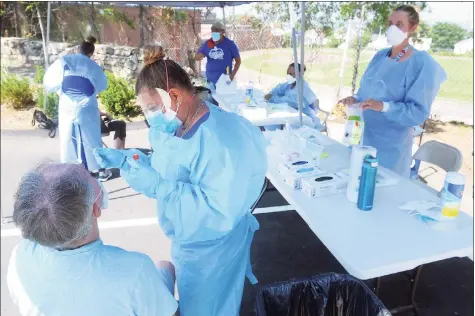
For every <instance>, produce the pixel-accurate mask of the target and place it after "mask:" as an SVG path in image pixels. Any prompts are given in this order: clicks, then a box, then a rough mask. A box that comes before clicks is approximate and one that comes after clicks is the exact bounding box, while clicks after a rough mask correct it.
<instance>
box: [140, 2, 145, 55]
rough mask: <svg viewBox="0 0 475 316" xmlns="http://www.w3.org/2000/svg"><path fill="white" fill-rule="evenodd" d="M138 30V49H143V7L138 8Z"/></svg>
mask: <svg viewBox="0 0 475 316" xmlns="http://www.w3.org/2000/svg"><path fill="white" fill-rule="evenodd" d="M139 10H140V11H139V29H140V44H139V47H140V48H143V46H144V44H145V30H144V27H143V14H144V8H143V5H140V6H139Z"/></svg>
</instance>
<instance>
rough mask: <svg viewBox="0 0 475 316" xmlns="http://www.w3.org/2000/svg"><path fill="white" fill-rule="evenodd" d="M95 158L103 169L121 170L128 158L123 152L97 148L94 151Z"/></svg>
mask: <svg viewBox="0 0 475 316" xmlns="http://www.w3.org/2000/svg"><path fill="white" fill-rule="evenodd" d="M92 152H93V154H94V157H95V158H96V161H97V163H98V164H99V165H100V166H101V168H105V169H110V168H120V167H121V166H122V165H123V164H124V162H125V159H126V158H127V156H126V155H125V154H124V152H123V151H122V150H117V149H112V148H95V149H94V150H93V151H92Z"/></svg>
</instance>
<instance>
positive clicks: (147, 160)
mask: <svg viewBox="0 0 475 316" xmlns="http://www.w3.org/2000/svg"><path fill="white" fill-rule="evenodd" d="M123 153H124V154H125V156H126V157H127V158H130V159H133V158H134V155H135V154H137V155H139V160H140V162H142V163H144V164H146V165H149V166H150V156H149V155H147V154H145V153H143V152H142V151H140V150H138V149H135V148H132V149H126V150H123Z"/></svg>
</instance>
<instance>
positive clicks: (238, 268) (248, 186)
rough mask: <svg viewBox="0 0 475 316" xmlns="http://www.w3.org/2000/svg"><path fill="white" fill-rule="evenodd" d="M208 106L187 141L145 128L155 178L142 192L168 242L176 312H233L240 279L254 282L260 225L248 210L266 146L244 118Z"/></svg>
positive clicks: (260, 180) (218, 315)
mask: <svg viewBox="0 0 475 316" xmlns="http://www.w3.org/2000/svg"><path fill="white" fill-rule="evenodd" d="M207 106H208V108H209V117H208V119H207V120H206V121H204V122H203V123H202V124H201V125H200V126H199V128H198V129H197V130H196V132H195V133H194V134H193V135H192V136H191V138H189V139H182V138H179V137H175V136H173V135H170V134H165V133H162V132H160V131H158V130H157V129H155V128H151V129H150V132H149V140H150V144H151V145H152V148H153V154H152V157H151V159H150V163H151V166H152V167H153V169H155V170H156V171H157V172H158V174H159V177H158V180H153V181H154V182H155V183H150V184H146V185H144V186H143V187H146V188H147V189H146V190H145V191H146V192H140V193H143V194H145V195H147V196H148V197H151V198H155V199H156V200H157V214H158V219H159V222H160V225H161V227H162V229H163V231H164V232H165V234H166V235H167V236H168V237H169V238H170V239H171V240H172V260H173V264H174V265H175V268H176V275H177V284H178V293H179V296H180V313H181V315H184V316H189V315H193V316H222V315H226V316H228V315H229V316H233V315H238V314H239V307H240V304H241V298H242V292H243V286H244V280H245V276H248V277H249V279H250V280H251V282H253V281H254V282H256V280H255V278H254V277H253V275H252V270H251V266H250V246H251V242H252V239H253V236H254V232H255V231H256V230H257V229H258V228H259V224H258V222H257V220H256V219H255V217H254V216H253V215H251V213H250V211H249V210H250V207H251V206H252V205H253V204H254V202H255V201H256V199H257V198H258V196H259V194H260V192H261V189H262V187H263V184H264V180H265V174H266V171H267V156H266V149H265V147H266V144H265V139H264V136H263V134H262V132H261V131H260V130H259V128H258V127H256V126H253V125H252V124H251V123H249V122H248V121H247V120H246V119H244V118H242V117H240V116H238V115H236V114H234V113H229V112H226V111H223V110H221V109H220V108H218V107H216V106H214V105H212V104H210V103H207ZM151 178H153V177H147V178H146V179H143V181H146V182H147V181H151V180H150V179H151ZM130 185H131V187H134V186H133V185H132V184H130Z"/></svg>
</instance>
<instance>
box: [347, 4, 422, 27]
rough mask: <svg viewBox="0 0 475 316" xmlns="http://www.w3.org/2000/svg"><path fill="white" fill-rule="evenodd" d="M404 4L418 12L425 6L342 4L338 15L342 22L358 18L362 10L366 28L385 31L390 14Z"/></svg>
mask: <svg viewBox="0 0 475 316" xmlns="http://www.w3.org/2000/svg"><path fill="white" fill-rule="evenodd" d="M404 4H406V5H407V4H409V5H413V6H415V7H416V8H418V9H419V10H423V9H424V8H425V7H426V6H427V4H426V2H424V1H422V2H419V1H390V2H346V3H345V2H342V3H341V4H340V15H341V18H342V19H343V20H344V21H348V20H351V19H354V18H359V17H360V16H361V12H362V10H363V9H364V12H365V18H364V20H365V21H366V26H367V27H368V28H371V29H379V28H380V27H381V28H383V29H385V28H386V27H387V25H388V19H389V16H390V15H391V12H392V11H393V10H394V9H395V8H397V7H399V6H401V5H404Z"/></svg>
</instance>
